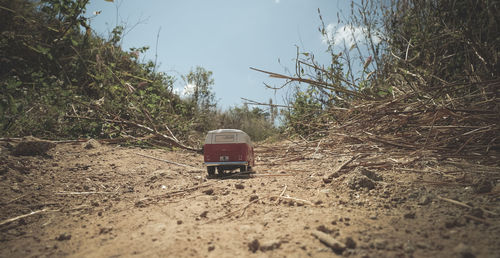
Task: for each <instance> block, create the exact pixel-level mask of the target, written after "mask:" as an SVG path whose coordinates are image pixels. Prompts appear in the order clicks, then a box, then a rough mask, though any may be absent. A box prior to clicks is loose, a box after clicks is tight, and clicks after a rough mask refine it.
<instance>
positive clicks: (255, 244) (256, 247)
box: [248, 239, 260, 253]
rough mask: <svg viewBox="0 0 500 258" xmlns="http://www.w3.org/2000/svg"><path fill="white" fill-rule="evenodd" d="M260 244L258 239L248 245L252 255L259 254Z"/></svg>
mask: <svg viewBox="0 0 500 258" xmlns="http://www.w3.org/2000/svg"><path fill="white" fill-rule="evenodd" d="M259 247H260V243H259V240H258V239H254V240H253V241H252V242H250V243H248V250H250V251H251V252H252V253H255V252H257V250H259Z"/></svg>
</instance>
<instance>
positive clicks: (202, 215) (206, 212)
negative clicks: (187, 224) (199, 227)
mask: <svg viewBox="0 0 500 258" xmlns="http://www.w3.org/2000/svg"><path fill="white" fill-rule="evenodd" d="M207 214H208V211H204V212H202V213H201V214H200V217H201V218H206V217H207Z"/></svg>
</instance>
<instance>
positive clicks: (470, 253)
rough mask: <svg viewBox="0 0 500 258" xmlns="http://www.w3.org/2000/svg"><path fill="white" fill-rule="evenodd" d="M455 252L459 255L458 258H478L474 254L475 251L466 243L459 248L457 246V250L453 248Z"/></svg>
mask: <svg viewBox="0 0 500 258" xmlns="http://www.w3.org/2000/svg"><path fill="white" fill-rule="evenodd" d="M453 251H454V252H455V253H456V254H457V255H458V257H462V258H474V257H476V255H475V254H474V250H473V249H472V248H471V247H470V246H468V245H466V244H464V243H460V244H458V245H457V246H455V248H453Z"/></svg>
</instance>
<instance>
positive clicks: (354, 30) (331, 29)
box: [321, 23, 381, 47]
mask: <svg viewBox="0 0 500 258" xmlns="http://www.w3.org/2000/svg"><path fill="white" fill-rule="evenodd" d="M366 34H367V33H366V28H364V27H356V26H351V25H344V26H341V27H339V28H336V26H335V25H334V24H333V23H330V24H328V25H327V26H326V28H325V35H322V39H321V42H323V44H326V45H327V44H331V43H333V44H334V45H336V46H344V44H345V45H346V46H347V47H350V46H352V45H354V43H356V42H364V41H366V38H365V35H366ZM374 34H375V33H374ZM372 40H373V43H375V44H378V43H380V41H381V40H380V38H379V37H378V36H376V35H372Z"/></svg>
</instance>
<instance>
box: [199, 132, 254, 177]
mask: <svg viewBox="0 0 500 258" xmlns="http://www.w3.org/2000/svg"><path fill="white" fill-rule="evenodd" d="M203 153H204V160H205V165H206V166H207V172H208V174H209V175H213V174H215V168H217V173H218V174H219V175H222V174H224V171H225V170H234V169H238V168H239V169H240V171H241V172H243V171H248V170H250V169H251V168H252V167H253V166H254V165H255V163H254V155H253V146H252V142H251V141H250V137H249V136H248V134H246V133H245V132H243V131H241V130H237V129H218V130H213V131H209V132H208V133H207V137H206V138H205V145H204V146H203Z"/></svg>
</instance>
